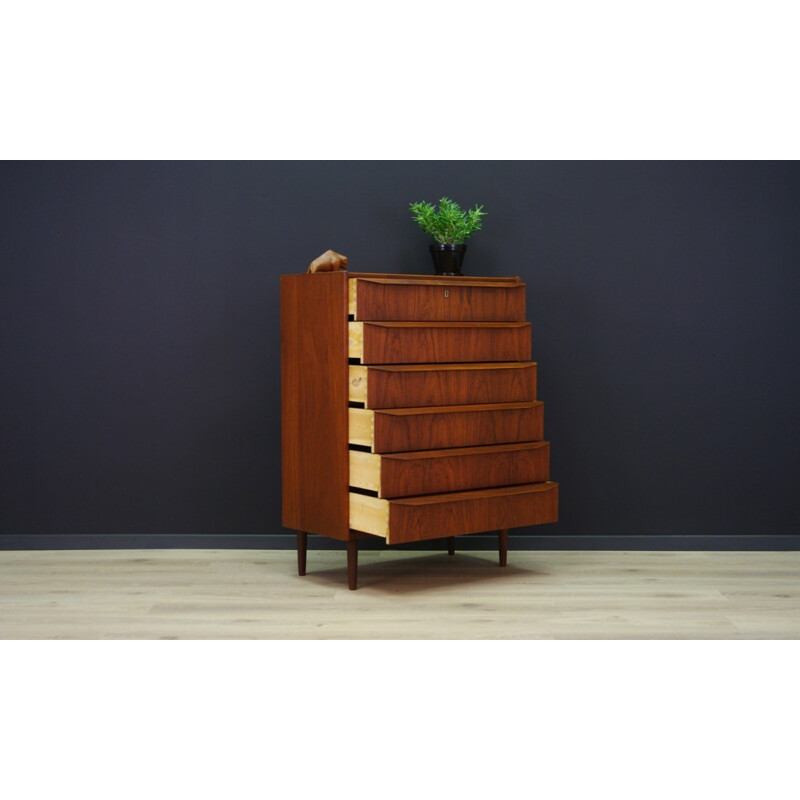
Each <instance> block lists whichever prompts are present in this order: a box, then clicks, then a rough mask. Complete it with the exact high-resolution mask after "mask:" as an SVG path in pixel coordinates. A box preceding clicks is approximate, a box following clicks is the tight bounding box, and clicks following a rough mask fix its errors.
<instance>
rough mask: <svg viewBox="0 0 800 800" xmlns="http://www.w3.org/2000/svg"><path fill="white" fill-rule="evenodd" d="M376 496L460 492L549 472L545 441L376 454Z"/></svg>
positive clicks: (531, 479)
mask: <svg viewBox="0 0 800 800" xmlns="http://www.w3.org/2000/svg"><path fill="white" fill-rule="evenodd" d="M378 458H380V491H379V496H380V497H387V498H394V497H412V496H414V495H423V494H435V493H439V492H461V491H467V490H469V489H484V488H491V487H497V486H512V485H514V484H523V483H537V482H540V481H546V480H548V479H549V477H550V447H549V444H548V443H547V442H526V443H523V444H505V445H498V446H491V447H463V448H455V449H447V450H425V451H422V452H412V453H395V454H390V455H381V456H378Z"/></svg>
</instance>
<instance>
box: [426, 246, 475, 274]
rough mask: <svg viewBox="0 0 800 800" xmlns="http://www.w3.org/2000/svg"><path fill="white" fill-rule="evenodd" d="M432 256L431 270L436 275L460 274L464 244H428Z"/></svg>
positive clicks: (464, 250) (465, 248)
mask: <svg viewBox="0 0 800 800" xmlns="http://www.w3.org/2000/svg"><path fill="white" fill-rule="evenodd" d="M429 249H430V251H431V256H432V258H433V270H434V272H435V273H436V274H437V275H460V274H461V263H462V262H463V261H464V253H466V252H467V246H466V245H465V244H432V245H430V246H429Z"/></svg>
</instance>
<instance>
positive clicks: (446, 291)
mask: <svg viewBox="0 0 800 800" xmlns="http://www.w3.org/2000/svg"><path fill="white" fill-rule="evenodd" d="M444 296H445V297H450V292H449V291H448V290H447V289H445V290H444Z"/></svg>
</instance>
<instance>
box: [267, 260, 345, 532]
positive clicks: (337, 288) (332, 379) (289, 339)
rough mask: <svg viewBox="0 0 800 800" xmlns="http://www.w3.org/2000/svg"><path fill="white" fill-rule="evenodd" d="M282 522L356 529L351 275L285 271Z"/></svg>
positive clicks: (309, 529) (305, 526) (325, 528)
mask: <svg viewBox="0 0 800 800" xmlns="http://www.w3.org/2000/svg"><path fill="white" fill-rule="evenodd" d="M280 314H281V461H282V475H283V481H282V482H283V524H284V526H285V527H287V528H293V529H294V530H297V531H303V532H306V533H319V534H324V535H326V536H331V537H333V538H335V539H347V538H348V537H349V516H350V513H349V497H348V483H349V469H350V466H349V457H348V435H349V431H348V414H347V379H348V373H347V278H346V275H345V274H344V273H340V272H339V273H337V272H322V273H317V274H308V275H286V276H282V277H281V307H280Z"/></svg>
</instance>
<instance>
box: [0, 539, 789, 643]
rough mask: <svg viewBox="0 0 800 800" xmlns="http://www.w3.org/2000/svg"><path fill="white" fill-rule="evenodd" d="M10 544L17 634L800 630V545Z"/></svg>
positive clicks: (365, 635)
mask: <svg viewBox="0 0 800 800" xmlns="http://www.w3.org/2000/svg"><path fill="white" fill-rule="evenodd" d="M496 559H497V556H496V554H495V553H489V552H486V553H481V552H474V551H473V552H462V553H457V554H456V555H455V556H453V557H451V556H448V555H447V554H446V553H441V552H436V553H433V552H430V553H429V552H409V551H405V552H398V551H362V552H361V553H360V557H359V588H358V590H357V591H355V592H351V591H349V590H348V589H347V576H346V568H345V553H344V552H343V551H332V550H321V551H316V550H311V551H309V553H308V574H307V575H306V576H305V577H303V578H300V577H298V576H297V572H296V563H297V562H296V556H295V553H294V552H293V551H286V550H269V551H258V550H135V551H134V550H94V551H86V550H83V551H35V552H33V551H29V552H0V638H3V639H161V638H164V639H172V638H178V639H245V638H258V639H319V638H325V639H540V638H555V639H608V638H611V639H640V638H647V639H656V638H657V639H665V638H666V639H798V638H800V552H790V553H787V552H783V553H765V552H758V553H754V552H741V553H730V552H726V553H698V552H596V551H569V552H567V551H533V552H531V551H527V552H515V551H511V552H510V553H509V564H508V567H506V568H505V569H500V568H499V567H498V566H497V560H496Z"/></svg>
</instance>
